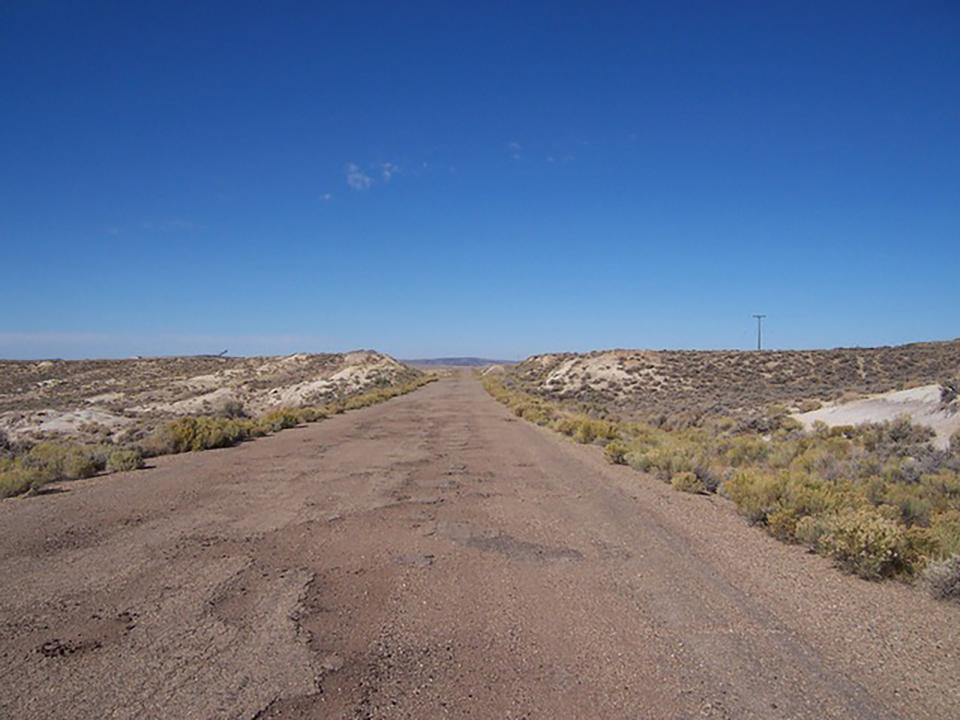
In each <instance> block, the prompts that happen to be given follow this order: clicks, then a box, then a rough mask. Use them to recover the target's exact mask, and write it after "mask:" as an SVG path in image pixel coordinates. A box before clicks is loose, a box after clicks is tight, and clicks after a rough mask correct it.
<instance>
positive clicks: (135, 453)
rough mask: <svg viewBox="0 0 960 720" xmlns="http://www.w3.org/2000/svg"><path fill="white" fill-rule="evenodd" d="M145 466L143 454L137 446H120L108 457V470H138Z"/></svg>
mask: <svg viewBox="0 0 960 720" xmlns="http://www.w3.org/2000/svg"><path fill="white" fill-rule="evenodd" d="M142 467H143V455H141V454H140V451H139V450H137V449H135V448H118V449H117V450H114V451H113V452H112V453H110V455H109V456H108V457H107V472H122V471H124V470H138V469H139V468H142Z"/></svg>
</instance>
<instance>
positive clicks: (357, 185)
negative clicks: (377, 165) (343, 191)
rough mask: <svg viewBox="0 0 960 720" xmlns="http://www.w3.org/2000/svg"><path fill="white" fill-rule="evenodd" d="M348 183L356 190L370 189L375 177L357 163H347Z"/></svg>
mask: <svg viewBox="0 0 960 720" xmlns="http://www.w3.org/2000/svg"><path fill="white" fill-rule="evenodd" d="M347 185H349V186H350V187H351V188H353V189H354V190H369V189H370V187H371V186H372V185H373V178H372V177H370V176H369V175H367V174H366V173H365V172H364V171H363V170H361V169H360V166H359V165H357V164H356V163H347Z"/></svg>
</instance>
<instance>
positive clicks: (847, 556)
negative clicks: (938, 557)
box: [819, 508, 908, 579]
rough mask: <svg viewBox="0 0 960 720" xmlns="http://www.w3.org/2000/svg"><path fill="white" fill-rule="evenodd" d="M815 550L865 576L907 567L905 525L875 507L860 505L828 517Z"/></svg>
mask: <svg viewBox="0 0 960 720" xmlns="http://www.w3.org/2000/svg"><path fill="white" fill-rule="evenodd" d="M819 549H820V550H821V551H822V552H823V553H824V554H825V555H828V556H829V557H831V558H833V559H834V560H835V561H836V562H837V563H838V564H840V565H841V566H842V567H843V568H844V569H846V570H847V571H849V572H852V573H855V574H856V575H859V576H860V577H864V578H868V579H879V578H884V577H892V576H893V575H896V574H897V573H898V572H902V571H904V570H907V569H908V558H907V557H906V553H905V549H906V536H905V528H904V527H903V526H902V525H900V524H898V523H896V522H893V521H891V520H888V519H887V518H884V517H883V516H882V515H880V514H879V513H877V512H876V511H875V510H870V509H866V508H860V509H858V510H849V511H846V512H843V513H840V514H838V515H836V516H834V517H833V518H831V520H830V521H829V523H828V524H827V528H826V532H825V533H824V535H823V536H822V537H821V538H820V541H819Z"/></svg>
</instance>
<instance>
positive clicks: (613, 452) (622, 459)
mask: <svg viewBox="0 0 960 720" xmlns="http://www.w3.org/2000/svg"><path fill="white" fill-rule="evenodd" d="M603 452H604V455H606V456H607V460H609V461H610V462H612V463H613V464H614V465H624V464H626V455H627V446H626V445H625V444H624V443H623V442H622V441H620V440H611V441H610V442H608V443H607V444H606V445H605V446H604V448H603Z"/></svg>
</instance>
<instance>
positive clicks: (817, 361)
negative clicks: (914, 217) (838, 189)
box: [507, 340, 960, 424]
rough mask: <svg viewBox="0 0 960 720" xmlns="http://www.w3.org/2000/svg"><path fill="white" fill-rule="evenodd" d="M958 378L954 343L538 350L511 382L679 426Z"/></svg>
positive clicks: (513, 371) (959, 346) (959, 353)
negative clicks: (762, 348) (756, 348)
mask: <svg viewBox="0 0 960 720" xmlns="http://www.w3.org/2000/svg"><path fill="white" fill-rule="evenodd" d="M958 376H960V340H953V341H949V342H928V343H915V344H912V345H899V346H895V347H878V348H837V349H834V350H778V351H763V352H756V351H718V350H714V351H697V350H674V351H670V350H603V351H597V352H591V353H553V354H548V355H535V356H533V357H530V358H527V359H526V360H524V361H523V362H521V363H519V364H516V365H514V366H513V367H512V368H510V370H509V372H508V376H507V378H508V381H509V382H510V383H513V384H517V385H519V386H520V387H521V388H522V389H524V390H526V391H528V392H531V393H533V394H536V395H541V396H544V397H549V398H551V399H554V400H559V401H561V402H568V403H571V404H573V405H577V406H580V407H588V408H592V409H594V410H595V411H599V410H602V411H603V412H605V413H607V414H609V415H615V416H618V417H621V418H630V419H638V420H648V421H651V420H652V421H660V420H662V419H670V418H672V419H673V420H675V421H677V422H678V423H680V424H684V423H686V422H690V421H697V420H699V419H700V418H702V417H703V416H705V415H731V416H734V417H737V416H744V415H750V414H751V413H754V412H756V411H758V410H760V409H761V408H764V407H766V406H769V405H770V404H773V403H776V404H781V405H783V406H785V407H793V406H798V405H799V403H801V401H804V400H816V401H818V402H827V401H832V400H837V399H840V398H844V399H845V400H848V399H851V397H852V396H860V395H872V394H876V393H886V392H890V391H893V390H905V389H908V388H911V387H916V386H918V385H928V384H932V383H939V382H942V381H944V380H945V379H955V378H957V377H958Z"/></svg>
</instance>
